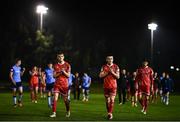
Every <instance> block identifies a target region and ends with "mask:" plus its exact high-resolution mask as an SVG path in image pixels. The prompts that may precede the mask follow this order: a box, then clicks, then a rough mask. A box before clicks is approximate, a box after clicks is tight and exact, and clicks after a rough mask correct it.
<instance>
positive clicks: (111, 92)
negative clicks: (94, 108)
mask: <svg viewBox="0 0 180 122" xmlns="http://www.w3.org/2000/svg"><path fill="white" fill-rule="evenodd" d="M116 91H117V89H116V88H104V96H105V97H110V96H116Z"/></svg>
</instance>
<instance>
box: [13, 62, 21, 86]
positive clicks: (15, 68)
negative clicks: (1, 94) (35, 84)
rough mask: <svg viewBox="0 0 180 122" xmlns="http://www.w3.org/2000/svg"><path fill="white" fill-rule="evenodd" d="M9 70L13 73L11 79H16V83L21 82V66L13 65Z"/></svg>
mask: <svg viewBox="0 0 180 122" xmlns="http://www.w3.org/2000/svg"><path fill="white" fill-rule="evenodd" d="M11 72H12V73H13V75H12V77H13V80H14V81H16V83H18V82H21V67H20V66H16V65H14V66H13V67H12V68H11Z"/></svg>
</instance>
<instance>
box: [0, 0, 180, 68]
mask: <svg viewBox="0 0 180 122" xmlns="http://www.w3.org/2000/svg"><path fill="white" fill-rule="evenodd" d="M3 2H5V4H1V6H2V8H1V9H2V12H1V20H2V21H1V28H0V29H1V37H2V40H1V41H0V44H1V45H4V44H5V43H8V38H7V37H9V36H12V35H6V32H9V31H12V32H13V33H14V35H16V31H15V29H16V23H18V21H21V19H22V18H25V20H26V21H24V23H27V25H29V26H31V27H33V28H36V27H37V25H38V15H37V14H36V13H35V8H36V5H38V4H39V3H43V4H44V5H46V6H47V7H48V8H49V10H48V14H47V15H45V17H44V28H45V29H46V30H47V31H49V32H51V33H53V34H54V35H55V38H56V40H58V39H60V37H59V36H58V35H59V33H60V31H62V30H63V29H64V28H66V26H68V27H72V30H73V32H74V36H73V40H74V42H73V46H75V47H77V48H82V49H81V50H82V51H84V50H86V49H91V47H94V45H96V44H98V42H99V41H101V42H103V44H104V46H105V48H106V49H105V50H106V51H105V52H104V53H103V54H101V55H102V57H104V56H105V55H106V54H109V53H111V54H113V55H114V56H115V61H116V63H118V64H120V66H121V63H123V62H126V64H125V65H126V67H128V68H129V67H132V68H129V69H135V68H136V67H137V65H138V64H141V61H142V59H144V58H149V56H150V30H148V26H147V25H148V24H149V23H151V22H155V23H157V24H158V28H157V30H156V31H155V32H154V62H155V64H156V68H161V69H167V68H168V67H169V66H170V65H175V66H180V63H179V62H180V57H179V56H180V48H179V45H180V41H179V39H180V38H179V20H180V19H179V15H180V13H179V11H180V8H179V7H178V6H177V5H178V4H177V3H174V2H172V1H168V2H165V1H163V2H157V1H156V2H153V1H152V3H150V2H151V1H146V2H135V1H134V2H131V1H129V2H120V1H118V2H117V1H110V0H109V1H99V0H96V1H75V0H74V1H69V0H44V1H38V0H22V1H20V0H7V1H3ZM27 20H28V21H27ZM64 25H66V26H64ZM4 39H5V40H6V41H3V40H4ZM76 41H77V42H78V43H76ZM76 44H78V45H76ZM0 50H1V62H2V60H3V57H4V56H2V52H3V54H4V51H6V53H7V55H8V50H7V48H6V47H4V46H3V47H1V49H0ZM91 50H93V49H91ZM22 55H24V54H23V52H22ZM9 57H10V56H9ZM99 60H101V61H102V62H103V61H104V58H102V59H99ZM92 64H93V63H92Z"/></svg>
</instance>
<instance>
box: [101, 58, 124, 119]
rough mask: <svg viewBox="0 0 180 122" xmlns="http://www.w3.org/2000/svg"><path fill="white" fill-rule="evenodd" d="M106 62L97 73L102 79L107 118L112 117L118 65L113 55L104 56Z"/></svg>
mask: <svg viewBox="0 0 180 122" xmlns="http://www.w3.org/2000/svg"><path fill="white" fill-rule="evenodd" d="M106 61H107V64H106V65H104V66H102V68H101V72H100V74H99V77H100V78H103V79H104V96H105V99H106V108H107V112H108V119H110V120H111V119H112V118H113V115H112V112H113V106H114V99H115V96H116V91H117V81H116V80H117V79H119V77H120V76H119V67H118V65H116V64H114V63H113V56H107V57H106Z"/></svg>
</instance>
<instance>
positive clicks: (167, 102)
mask: <svg viewBox="0 0 180 122" xmlns="http://www.w3.org/2000/svg"><path fill="white" fill-rule="evenodd" d="M166 105H169V92H167V93H166Z"/></svg>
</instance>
